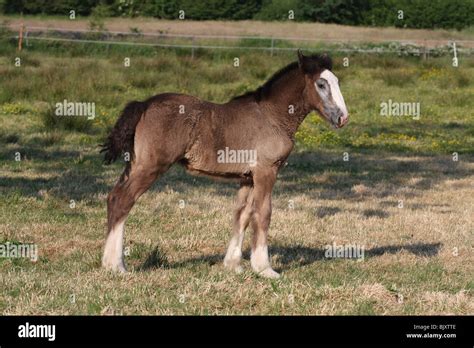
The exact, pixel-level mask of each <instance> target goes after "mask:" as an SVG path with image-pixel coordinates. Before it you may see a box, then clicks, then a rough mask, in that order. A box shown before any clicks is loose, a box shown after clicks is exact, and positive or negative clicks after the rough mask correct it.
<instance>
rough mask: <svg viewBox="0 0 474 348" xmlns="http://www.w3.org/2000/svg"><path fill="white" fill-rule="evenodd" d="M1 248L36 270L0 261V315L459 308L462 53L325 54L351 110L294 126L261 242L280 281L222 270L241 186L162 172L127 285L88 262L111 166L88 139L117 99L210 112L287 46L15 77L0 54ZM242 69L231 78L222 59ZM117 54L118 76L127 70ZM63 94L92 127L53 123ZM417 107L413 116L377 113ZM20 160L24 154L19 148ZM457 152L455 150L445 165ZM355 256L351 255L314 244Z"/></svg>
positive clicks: (101, 131) (77, 60) (463, 240)
mask: <svg viewBox="0 0 474 348" xmlns="http://www.w3.org/2000/svg"><path fill="white" fill-rule="evenodd" d="M0 54H1V55H0V79H1V83H0V119H1V125H2V127H1V129H0V143H1V150H0V161H1V162H0V191H1V194H0V243H6V242H11V243H29V242H33V243H35V244H37V246H38V249H39V259H38V261H37V262H31V261H30V260H27V259H7V258H0V286H1V291H0V313H2V314H4V315H5V314H7V315H19V314H473V313H474V301H473V295H474V294H473V287H474V282H473V274H474V254H473V241H474V236H473V235H474V222H473V216H474V211H473V209H474V208H473V207H474V205H473V197H474V186H473V184H474V171H473V170H474V117H473V112H472V110H473V108H474V99H473V98H472V96H473V95H474V58H473V57H467V56H466V57H460V66H459V67H458V68H453V67H452V66H451V59H450V57H440V58H430V59H428V60H421V59H420V58H418V57H412V58H410V57H408V58H402V57H396V56H385V55H377V56H375V55H372V56H368V55H362V54H355V55H351V56H349V58H350V65H349V66H348V67H344V66H343V65H342V61H343V60H342V59H343V56H341V55H333V59H334V62H335V68H334V71H335V74H336V75H337V76H338V77H339V80H340V84H341V90H342V93H343V94H344V98H345V101H346V104H347V106H348V108H349V112H350V114H351V120H350V123H349V124H348V125H347V126H346V127H344V128H343V129H341V130H338V131H335V130H334V129H331V128H330V127H329V126H328V125H327V124H326V123H324V122H323V121H322V120H321V119H320V118H319V117H318V116H317V115H315V114H311V115H309V116H308V117H307V119H306V120H305V121H304V123H303V125H302V126H301V128H300V130H299V132H298V133H297V137H296V141H297V142H296V148H295V150H294V152H293V154H292V155H291V156H290V158H289V159H288V165H287V166H286V167H285V168H283V169H282V171H281V172H280V175H279V179H278V181H277V183H276V185H275V190H274V197H273V216H272V223H271V225H270V240H269V248H270V255H271V258H272V263H273V266H274V268H275V269H276V270H278V271H281V272H282V277H281V278H280V279H278V280H268V279H262V278H259V277H257V276H256V275H255V274H253V273H252V272H251V271H250V265H249V261H248V257H249V253H248V244H249V242H248V241H249V238H250V234H251V231H250V230H247V232H246V239H245V242H244V250H247V252H246V253H244V258H245V260H244V263H243V266H244V269H245V271H244V273H243V274H234V273H230V272H228V271H226V270H225V269H224V267H223V266H222V260H223V257H224V254H225V251H226V247H227V243H228V240H229V236H230V232H231V221H232V210H231V209H230V208H229V207H230V206H232V202H233V201H234V199H235V193H236V189H237V184H232V183H220V182H217V183H216V182H213V181H210V180H208V179H206V178H200V177H191V176H188V175H187V174H185V172H184V170H183V169H182V168H180V167H173V168H172V169H171V170H170V171H169V172H168V173H167V174H165V176H164V177H163V178H161V179H160V180H159V181H158V182H156V183H155V185H154V186H153V187H152V189H151V190H150V191H148V192H147V193H145V195H144V196H142V197H141V199H140V200H139V201H138V203H137V204H136V205H135V207H134V208H133V210H132V212H131V214H130V217H129V219H128V221H127V224H126V229H125V238H126V241H125V245H126V247H127V249H126V250H127V253H126V255H127V256H126V262H127V264H128V268H129V270H130V271H131V272H130V273H128V274H126V275H117V274H111V273H108V272H105V271H103V270H102V269H101V268H100V257H101V252H102V248H103V243H104V237H105V231H106V197H107V194H108V192H109V190H110V189H111V187H112V186H113V184H114V182H115V181H116V180H117V179H118V176H119V175H120V173H121V172H122V168H123V164H122V163H116V164H114V165H111V166H104V165H103V164H102V157H101V156H100V155H99V153H98V150H99V148H98V144H100V143H102V142H103V140H104V138H105V136H106V134H107V132H108V130H109V129H110V127H112V125H113V124H114V122H115V120H116V118H117V117H118V115H119V113H120V111H121V109H122V108H123V107H124V105H125V104H126V102H128V101H130V100H142V99H145V98H147V97H149V96H152V95H155V94H159V93H162V92H171V91H173V92H181V93H187V94H191V95H196V96H199V97H200V98H203V99H207V100H210V101H213V102H225V101H227V100H228V99H230V98H231V97H232V96H235V95H238V94H242V93H244V92H246V91H248V90H252V89H254V88H256V87H258V86H259V85H260V84H262V83H263V82H264V81H265V80H266V79H268V78H269V77H270V76H271V75H272V74H273V73H274V72H276V71H277V70H279V69H280V68H282V67H283V66H285V65H286V64H288V63H290V62H291V61H294V60H296V54H295V53H292V52H288V53H280V54H277V55H275V56H274V57H270V56H269V54H268V53H263V52H245V51H239V52H211V51H198V52H197V54H196V56H195V58H194V59H191V57H190V55H189V52H186V51H184V50H183V51H181V50H175V51H173V50H163V49H147V50H145V49H143V50H142V49H137V48H114V49H111V50H109V51H107V52H106V51H105V50H104V49H101V48H96V47H89V46H87V45H80V44H70V45H66V44H48V45H46V44H45V45H40V44H38V45H35V46H34V47H32V48H30V49H28V50H25V51H23V52H22V53H21V54H20V55H19V57H21V67H15V65H14V62H15V57H17V56H18V53H17V52H15V47H14V45H13V44H12V43H9V42H7V41H5V40H4V41H2V42H1V45H0ZM237 55H238V57H239V58H240V65H239V67H235V66H234V65H233V58H234V57H235V56H237ZM124 57H130V62H131V64H130V66H129V67H125V66H124ZM64 99H67V100H71V101H83V102H94V103H95V106H96V110H95V118H94V119H92V120H87V119H85V118H76V119H71V118H60V119H58V118H57V117H56V116H55V115H54V114H53V112H54V110H53V109H52V105H54V103H57V102H62V101H63V100H64ZM389 99H390V100H392V101H399V102H419V103H420V106H421V112H420V117H419V119H414V118H413V117H407V116H382V115H380V104H381V103H382V102H387V101H388V100H389ZM18 153H19V154H20V160H16V159H17V154H18ZM454 153H455V154H454ZM333 243H335V244H336V245H347V244H356V245H361V246H363V247H364V249H365V257H364V259H363V260H360V261H358V260H353V259H345V258H341V259H329V258H327V257H325V247H326V245H333Z"/></svg>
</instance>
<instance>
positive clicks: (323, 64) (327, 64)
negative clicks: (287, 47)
mask: <svg viewBox="0 0 474 348" xmlns="http://www.w3.org/2000/svg"><path fill="white" fill-rule="evenodd" d="M305 58H306V59H307V61H308V63H309V64H308V65H307V66H306V68H305V70H306V72H307V73H309V74H314V73H316V72H317V71H321V70H325V69H328V70H332V60H331V58H330V57H329V56H328V55H326V54H322V55H320V54H314V55H311V56H307V57H305ZM298 67H299V65H298V62H297V61H296V62H292V63H290V64H288V65H287V66H285V67H284V68H282V69H280V70H278V71H277V72H276V73H275V74H273V75H272V77H270V78H269V79H268V80H267V81H266V82H265V83H264V84H263V85H261V86H260V87H258V88H257V89H256V90H253V91H249V92H246V93H244V94H242V95H238V96H236V97H234V98H232V99H231V100H236V99H241V98H247V97H253V98H254V99H255V100H256V101H260V100H262V99H263V98H264V96H266V95H267V94H268V91H269V90H270V89H271V88H272V86H273V85H274V83H275V82H276V81H278V80H279V79H280V78H281V77H283V76H285V75H286V74H288V73H289V72H291V71H293V70H295V69H298Z"/></svg>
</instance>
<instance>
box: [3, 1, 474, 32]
mask: <svg viewBox="0 0 474 348" xmlns="http://www.w3.org/2000/svg"><path fill="white" fill-rule="evenodd" d="M96 7H99V8H100V9H101V12H104V10H106V11H105V12H107V13H109V14H110V15H111V16H126V17H133V16H150V17H157V18H166V19H177V18H178V15H179V11H180V10H183V11H184V12H185V18H186V19H193V20H211V19H228V20H242V19H259V20H288V11H289V10H292V11H294V15H295V18H294V20H296V21H312V22H314V21H317V22H322V23H338V24H347V25H374V26H397V27H408V28H430V29H432V28H456V29H462V28H466V27H469V26H474V1H473V0H202V1H195V0H143V1H136V0H102V1H101V0H0V12H1V11H3V12H4V13H7V14H9V13H21V12H23V13H24V14H52V15H64V16H66V15H67V14H68V13H69V11H70V10H71V9H74V10H75V11H76V14H78V15H83V16H88V15H91V14H93V13H94V8H96ZM399 10H402V11H403V15H404V18H403V19H402V20H401V19H399V18H398V11H399ZM95 12H97V11H95Z"/></svg>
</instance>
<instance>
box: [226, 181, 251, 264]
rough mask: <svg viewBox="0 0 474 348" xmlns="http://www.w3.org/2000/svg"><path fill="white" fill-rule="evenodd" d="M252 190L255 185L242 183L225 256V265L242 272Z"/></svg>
mask: <svg viewBox="0 0 474 348" xmlns="http://www.w3.org/2000/svg"><path fill="white" fill-rule="evenodd" d="M252 190H253V187H252V186H251V185H247V184H242V185H241V186H240V189H239V191H238V193H237V207H236V209H235V214H234V226H233V231H232V238H231V240H230V243H229V247H228V248H227V254H226V256H225V258H224V266H225V267H227V268H229V269H231V270H234V271H236V272H237V273H240V272H242V267H241V266H240V260H241V259H242V242H243V240H244V231H245V229H246V228H247V226H248V224H249V220H250V215H251V213H252V199H253V198H252Z"/></svg>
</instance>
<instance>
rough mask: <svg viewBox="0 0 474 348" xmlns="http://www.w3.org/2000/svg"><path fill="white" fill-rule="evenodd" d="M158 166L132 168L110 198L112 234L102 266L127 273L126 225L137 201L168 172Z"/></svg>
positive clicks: (109, 237)
mask: <svg viewBox="0 0 474 348" xmlns="http://www.w3.org/2000/svg"><path fill="white" fill-rule="evenodd" d="M166 169H167V167H166V168H162V170H159V169H157V168H156V167H155V166H154V167H153V168H151V167H144V166H137V165H134V166H132V169H131V171H130V173H129V175H125V173H124V174H123V175H122V177H121V178H120V180H119V182H118V183H117V184H116V185H115V187H114V188H113V189H112V191H111V192H110V194H109V196H108V199H107V220H108V235H107V240H106V242H105V248H104V255H103V257H102V266H103V267H104V268H106V269H110V270H113V271H119V272H125V271H126V270H125V263H124V260H123V234H124V224H125V220H126V218H127V215H128V213H129V212H130V210H131V209H132V207H133V205H134V204H135V202H136V201H137V199H138V198H139V197H140V196H141V195H142V194H143V193H144V192H145V191H146V190H148V188H149V187H150V186H151V185H152V184H153V182H154V181H155V179H156V178H157V176H158V174H160V173H162V172H164V171H166Z"/></svg>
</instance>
